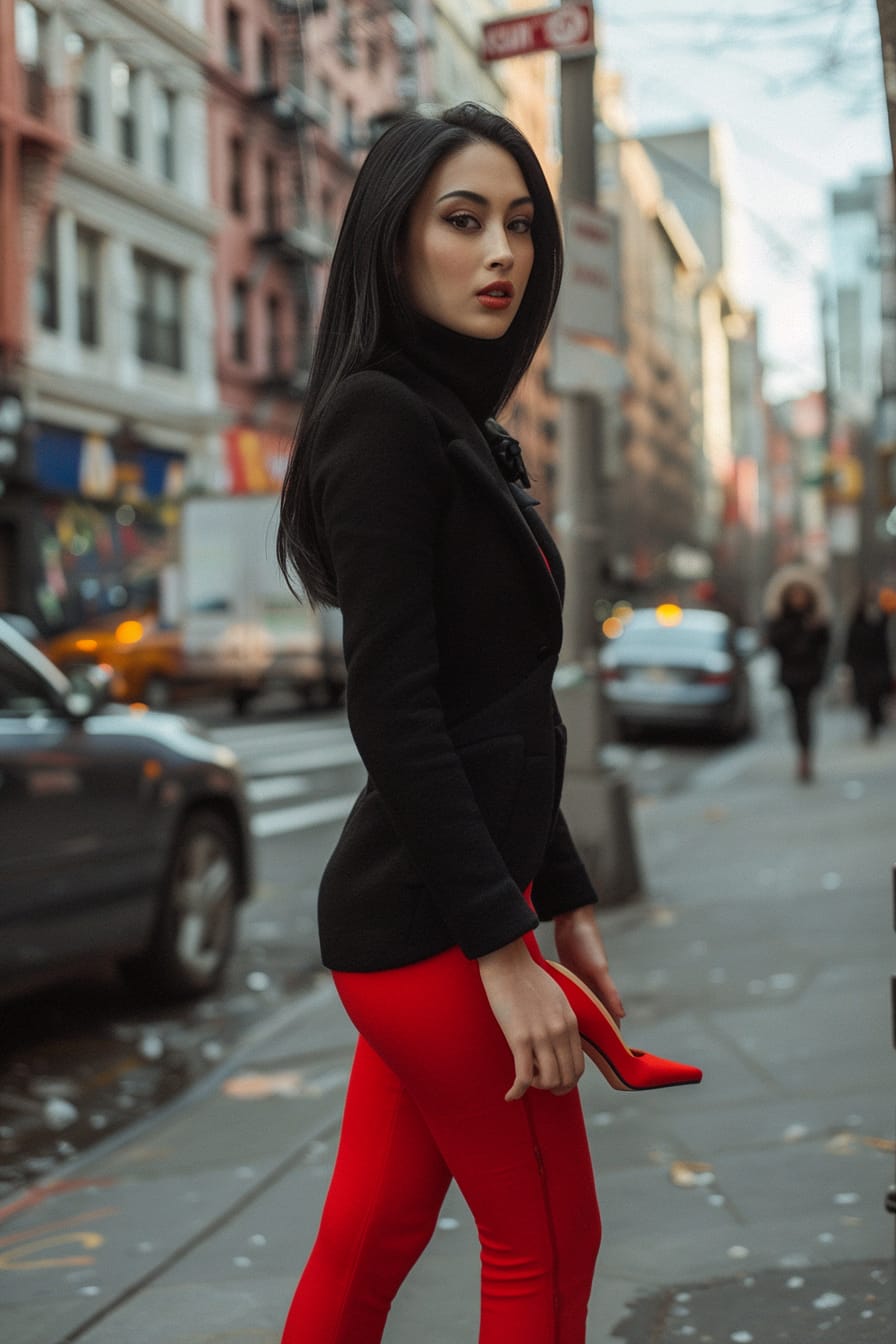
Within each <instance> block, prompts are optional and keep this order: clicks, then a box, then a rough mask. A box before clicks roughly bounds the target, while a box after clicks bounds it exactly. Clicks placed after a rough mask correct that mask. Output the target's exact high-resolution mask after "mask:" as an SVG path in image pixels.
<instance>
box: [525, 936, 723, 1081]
mask: <svg viewBox="0 0 896 1344" xmlns="http://www.w3.org/2000/svg"><path fill="white" fill-rule="evenodd" d="M540 965H541V966H542V967H543V968H544V970H546V971H547V973H548V975H550V976H551V978H552V979H553V980H555V981H556V982H557V984H558V985H559V986H560V988H561V989H562V990H563V992H564V994H565V995H566V998H567V1000H568V1002H569V1006H570V1007H571V1008H572V1010H573V1012H574V1013H575V1015H576V1019H577V1021H578V1024H579V1035H580V1036H581V1038H582V1049H583V1050H584V1051H585V1054H586V1055H587V1056H588V1058H589V1059H592V1060H593V1061H594V1063H595V1064H596V1065H597V1067H598V1068H599V1069H600V1071H601V1073H602V1074H603V1075H604V1077H605V1078H606V1080H607V1082H608V1083H609V1084H610V1086H611V1087H615V1088H616V1090H617V1091H619V1092H643V1091H646V1090H647V1089H648V1088H652V1087H679V1086H682V1085H683V1084H685V1083H699V1082H700V1080H701V1078H702V1077H703V1070H702V1069H698V1068H695V1067H694V1065H693V1064H677V1063H676V1062H675V1060H673V1059H663V1058H661V1056H660V1055H649V1054H647V1052H646V1051H644V1050H630V1049H629V1047H628V1046H627V1045H626V1044H625V1041H623V1039H622V1036H621V1035H620V1033H619V1028H618V1027H617V1025H616V1023H615V1022H614V1021H613V1019H612V1017H611V1016H610V1014H609V1013H608V1012H607V1010H606V1008H605V1007H604V1005H603V1004H602V1003H601V1001H600V999H598V998H597V996H596V995H595V994H592V992H591V990H590V989H589V988H588V986H587V985H585V984H583V983H582V981H581V980H580V979H579V978H578V976H576V975H573V973H572V971H568V970H567V969H566V967H565V966H561V965H559V964H558V963H557V962H556V961H547V960H544V959H540Z"/></svg>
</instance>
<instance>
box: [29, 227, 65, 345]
mask: <svg viewBox="0 0 896 1344" xmlns="http://www.w3.org/2000/svg"><path fill="white" fill-rule="evenodd" d="M58 235H59V227H58V222H57V217H56V214H55V212H54V213H53V214H51V215H50V216H49V218H48V219H47V224H46V228H45V229H44V236H43V239H42V241H41V247H40V256H39V258H38V262H37V266H36V268H35V271H34V279H33V281H32V288H31V306H32V308H33V310H34V316H35V318H36V319H37V321H38V323H39V324H40V326H42V327H43V329H44V331H58V330H59V251H58Z"/></svg>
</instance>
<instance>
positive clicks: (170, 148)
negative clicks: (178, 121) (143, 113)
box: [155, 89, 176, 182]
mask: <svg viewBox="0 0 896 1344" xmlns="http://www.w3.org/2000/svg"><path fill="white" fill-rule="evenodd" d="M175 104H176V98H175V95H174V94H173V93H172V92H171V90H170V89H156V95H155V131H156V162H157V164H158V168H159V172H160V173H161V175H162V177H166V178H167V179H168V181H169V182H173V181H174V180H175V177H176V173H175V167H176V165H175V162H174V111H175Z"/></svg>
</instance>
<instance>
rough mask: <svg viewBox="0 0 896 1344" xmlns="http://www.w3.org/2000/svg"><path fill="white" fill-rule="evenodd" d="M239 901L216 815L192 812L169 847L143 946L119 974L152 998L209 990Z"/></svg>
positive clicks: (231, 850)
mask: <svg viewBox="0 0 896 1344" xmlns="http://www.w3.org/2000/svg"><path fill="white" fill-rule="evenodd" d="M239 896H240V866H239V858H238V853H237V844H236V841H235V838H234V835H233V832H232V830H231V828H230V826H228V824H227V822H226V821H225V820H224V819H223V818H222V817H221V816H219V815H218V813H216V812H212V811H208V810H202V811H197V812H194V813H192V814H191V815H190V816H188V817H187V819H186V821H185V822H184V823H183V825H182V827H181V829H180V831H179V833H178V835H177V838H176V839H175V841H174V845H173V847H172V850H171V855H170V858H169V862H168V868H167V872H166V875H165V879H164V882H163V886H162V894H161V903H160V907H159V911H158V915H157V919H156V925H155V928H154V930H153V934H152V938H151V941H150V943H149V946H148V947H147V949H146V951H145V952H143V953H142V954H141V955H139V956H138V957H134V958H131V959H130V960H129V961H127V962H124V963H123V964H122V968H121V969H122V972H123V973H124V975H125V977H126V978H127V979H128V980H130V981H132V982H133V983H134V984H135V985H136V986H137V987H138V988H140V989H143V990H144V991H147V992H149V993H150V994H151V995H152V996H153V998H162V999H173V1000H176V999H191V998H197V997H198V996H199V995H201V994H205V993H207V992H208V991H209V990H211V989H214V987H215V986H216V985H217V983H218V981H219V980H220V979H221V976H222V974H223V972H224V969H225V967H226V965H227V961H228V959H229V957H230V953H231V951H232V948H233V940H234V935H235V932H236V911H237V904H238V902H239Z"/></svg>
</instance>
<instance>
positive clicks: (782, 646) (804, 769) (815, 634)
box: [768, 579, 831, 784]
mask: <svg viewBox="0 0 896 1344" xmlns="http://www.w3.org/2000/svg"><path fill="white" fill-rule="evenodd" d="M778 603H779V605H778V610H777V612H776V614H775V615H774V616H773V617H772V619H771V620H770V621H769V627H768V641H769V643H770V644H771V646H772V648H773V649H775V651H776V652H777V654H778V660H779V676H780V681H781V685H782V686H783V687H784V689H785V690H786V691H787V693H788V695H789V697H790V706H791V715H792V723H793V734H794V737H795V738H796V742H797V746H798V748H799V756H798V760H797V779H798V780H800V781H801V782H802V783H804V784H808V783H809V782H810V781H811V779H812V777H813V766H812V750H813V746H814V732H813V722H812V696H813V694H814V692H815V691H816V690H817V688H818V687H819V686H820V685H821V683H822V680H823V678H824V671H825V664H826V662H827V655H828V646H829V644H830V637H831V632H830V627H829V625H828V623H827V621H826V619H825V617H824V615H823V612H822V611H821V609H820V603H819V598H818V594H817V592H816V590H815V588H814V587H813V586H812V584H811V583H809V582H806V581H802V580H800V579H795V580H794V581H793V582H789V583H787V584H786V585H785V586H784V587H783V588H782V590H781V592H780V595H779V599H778Z"/></svg>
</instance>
